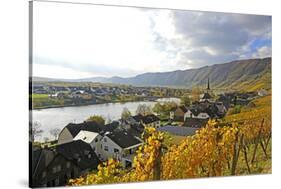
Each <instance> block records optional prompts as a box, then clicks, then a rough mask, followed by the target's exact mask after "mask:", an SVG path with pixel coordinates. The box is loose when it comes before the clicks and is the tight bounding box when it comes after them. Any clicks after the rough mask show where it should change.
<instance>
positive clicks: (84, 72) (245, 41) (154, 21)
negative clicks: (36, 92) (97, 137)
mask: <svg viewBox="0 0 281 189" xmlns="http://www.w3.org/2000/svg"><path fill="white" fill-rule="evenodd" d="M34 6H35V7H34V53H33V55H34V64H36V66H35V67H37V68H38V69H36V70H40V71H38V73H36V72H37V71H36V70H35V71H34V74H37V75H38V74H39V72H40V75H44V76H48V75H52V76H53V75H54V73H56V74H55V75H57V76H56V77H57V78H58V77H60V78H61V77H65V78H72V77H77V76H79V77H88V76H107V77H109V76H122V77H130V76H134V75H137V74H141V73H145V72H162V71H171V70H178V69H181V70H184V69H188V68H196V67H201V66H204V65H211V64H215V63H223V62H227V61H231V60H234V59H241V58H251V57H261V56H265V55H269V54H271V17H269V16H257V15H242V14H225V13H211V12H198V11H177V10H161V9H139V8H130V7H113V6H97V5H91V6H86V5H74V4H56V3H45V2H35V3H34ZM50 12H51V13H52V14H50ZM38 65H40V66H38ZM39 67H40V69H39ZM43 67H45V68H46V69H45V70H46V71H45V72H44V69H43ZM47 67H48V69H47ZM51 68H52V69H55V68H56V69H57V70H55V71H53V73H50V70H51ZM47 70H48V71H47ZM75 73H76V74H75ZM40 75H38V76H40Z"/></svg>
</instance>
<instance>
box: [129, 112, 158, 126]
mask: <svg viewBox="0 0 281 189" xmlns="http://www.w3.org/2000/svg"><path fill="white" fill-rule="evenodd" d="M126 121H127V122H128V124H130V125H134V124H142V125H143V126H145V127H155V128H158V127H160V119H159V118H158V117H157V116H156V115H154V114H149V115H145V116H143V115H141V114H138V115H135V116H130V117H129V118H128V119H127V120H126Z"/></svg>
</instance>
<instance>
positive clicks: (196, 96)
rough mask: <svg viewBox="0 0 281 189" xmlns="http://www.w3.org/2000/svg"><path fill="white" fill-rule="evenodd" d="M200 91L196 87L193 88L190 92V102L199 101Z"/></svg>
mask: <svg viewBox="0 0 281 189" xmlns="http://www.w3.org/2000/svg"><path fill="white" fill-rule="evenodd" d="M200 93H201V91H200V89H199V88H198V87H193V88H192V90H191V98H192V102H195V101H199V100H200Z"/></svg>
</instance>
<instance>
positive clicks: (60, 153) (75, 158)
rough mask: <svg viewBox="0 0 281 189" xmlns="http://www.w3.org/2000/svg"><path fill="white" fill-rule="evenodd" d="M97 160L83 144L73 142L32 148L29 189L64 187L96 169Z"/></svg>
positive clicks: (89, 148)
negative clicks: (36, 188) (51, 146)
mask: <svg viewBox="0 0 281 189" xmlns="http://www.w3.org/2000/svg"><path fill="white" fill-rule="evenodd" d="M97 165H98V159H97V156H96V154H95V153H94V151H93V150H92V149H91V147H90V146H89V145H88V144H86V143H85V142H83V141H81V140H79V141H73V142H70V143H65V144H61V145H58V146H56V147H55V148H34V147H33V152H32V166H31V167H32V175H31V187H55V186H65V185H66V184H67V183H68V181H69V179H71V178H77V177H79V176H81V175H83V174H85V173H87V172H88V171H89V170H94V169H96V168H97Z"/></svg>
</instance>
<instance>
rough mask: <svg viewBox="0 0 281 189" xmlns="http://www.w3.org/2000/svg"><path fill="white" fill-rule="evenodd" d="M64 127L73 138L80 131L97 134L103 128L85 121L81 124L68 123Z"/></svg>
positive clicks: (93, 122) (92, 122)
mask: <svg viewBox="0 0 281 189" xmlns="http://www.w3.org/2000/svg"><path fill="white" fill-rule="evenodd" d="M65 127H66V128H67V129H68V130H69V132H70V133H71V135H72V136H73V137H75V136H76V135H77V134H78V133H79V132H80V131H81V130H83V131H91V132H96V133H99V132H100V131H102V129H103V126H101V125H99V124H98V123H97V122H95V121H85V122H83V123H69V124H68V125H67V126H65Z"/></svg>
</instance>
